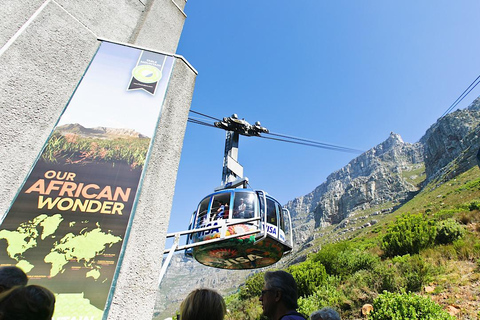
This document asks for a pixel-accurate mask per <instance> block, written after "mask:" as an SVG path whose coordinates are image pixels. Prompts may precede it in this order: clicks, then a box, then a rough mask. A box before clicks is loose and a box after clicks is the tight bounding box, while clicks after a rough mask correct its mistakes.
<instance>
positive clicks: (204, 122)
mask: <svg viewBox="0 0 480 320" xmlns="http://www.w3.org/2000/svg"><path fill="white" fill-rule="evenodd" d="M190 112H192V113H195V114H198V115H201V116H203V117H206V118H209V119H214V120H217V118H214V117H211V116H209V115H206V114H203V113H200V112H197V111H193V110H190ZM188 122H190V123H194V124H199V125H203V126H208V127H213V128H217V129H220V128H218V127H216V126H215V125H213V124H211V123H209V122H207V120H203V119H199V118H193V117H189V118H188ZM222 130H223V129H222ZM265 134H268V135H272V136H276V137H279V138H274V137H267V136H263V135H260V136H259V137H260V138H264V139H269V140H276V141H281V142H288V143H294V144H298V145H304V146H309V147H315V148H321V149H327V150H333V151H341V152H349V153H356V154H358V153H362V152H363V151H362V150H358V149H353V148H348V147H342V146H337V145H333V144H329V143H324V142H318V141H314V140H309V139H303V138H297V137H293V136H287V135H284V134H279V133H265Z"/></svg>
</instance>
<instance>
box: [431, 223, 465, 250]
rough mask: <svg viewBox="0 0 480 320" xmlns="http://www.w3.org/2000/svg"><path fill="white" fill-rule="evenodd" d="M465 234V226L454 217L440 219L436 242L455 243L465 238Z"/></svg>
mask: <svg viewBox="0 0 480 320" xmlns="http://www.w3.org/2000/svg"><path fill="white" fill-rule="evenodd" d="M464 235H465V228H464V227H463V226H461V225H460V224H459V223H458V222H457V221H455V220H454V219H447V220H444V221H439V222H438V223H437V236H436V237H435V243H437V244H448V243H453V242H454V241H455V240H458V239H461V238H463V236H464Z"/></svg>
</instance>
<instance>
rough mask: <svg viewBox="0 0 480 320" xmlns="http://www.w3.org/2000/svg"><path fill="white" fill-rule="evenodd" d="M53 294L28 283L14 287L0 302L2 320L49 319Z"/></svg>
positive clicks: (50, 317)
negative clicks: (27, 284)
mask: <svg viewBox="0 0 480 320" xmlns="http://www.w3.org/2000/svg"><path fill="white" fill-rule="evenodd" d="M54 308H55V296H54V295H53V293H52V292H51V291H50V290H48V289H47V288H44V287H41V286H36V285H30V286H26V287H20V288H17V289H14V290H13V291H12V292H11V293H10V294H9V295H8V296H7V297H6V298H5V299H4V300H3V301H2V302H1V303H0V319H2V320H50V319H52V315H53V310H54Z"/></svg>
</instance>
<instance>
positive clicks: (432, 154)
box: [420, 97, 480, 182]
mask: <svg viewBox="0 0 480 320" xmlns="http://www.w3.org/2000/svg"><path fill="white" fill-rule="evenodd" d="M479 124H480V97H479V98H477V99H476V100H475V101H473V103H472V104H471V105H470V106H469V107H468V108H467V109H464V110H457V111H455V112H452V113H450V114H448V115H446V116H445V117H443V118H441V119H439V120H438V121H437V122H436V123H435V124H433V125H432V126H431V127H430V128H429V129H428V130H427V132H426V133H425V135H424V136H423V137H422V138H421V139H420V143H421V144H423V145H424V146H425V148H424V149H425V154H424V158H425V172H426V174H427V179H426V182H430V181H432V180H439V181H440V182H441V181H444V180H445V179H450V178H452V177H454V176H456V175H458V174H460V173H462V172H465V171H466V170H468V169H470V168H471V167H472V166H474V165H476V163H477V160H476V154H477V152H478V149H479V146H480V141H479V133H480V127H479Z"/></svg>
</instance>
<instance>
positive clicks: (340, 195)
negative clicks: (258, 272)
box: [287, 133, 423, 240]
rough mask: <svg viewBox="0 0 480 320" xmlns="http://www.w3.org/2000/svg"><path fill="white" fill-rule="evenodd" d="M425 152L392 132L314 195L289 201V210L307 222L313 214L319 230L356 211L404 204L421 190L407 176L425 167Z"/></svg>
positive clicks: (323, 184) (322, 185)
mask: <svg viewBox="0 0 480 320" xmlns="http://www.w3.org/2000/svg"><path fill="white" fill-rule="evenodd" d="M422 153H423V147H422V145H421V144H419V143H416V144H410V143H405V142H403V140H402V138H401V137H400V136H399V135H398V134H395V133H391V134H390V136H389V137H388V139H387V140H385V141H384V142H383V143H381V144H379V145H377V146H376V147H374V148H373V149H370V150H368V151H367V152H365V153H363V154H362V155H360V156H359V157H357V158H355V159H354V160H352V161H351V162H350V163H349V164H348V165H346V166H345V167H343V168H342V169H340V170H338V171H336V172H334V173H332V174H331V175H329V176H328V177H327V181H326V182H324V183H322V184H321V185H320V186H318V187H317V188H316V189H315V190H314V191H313V192H311V193H309V194H308V195H306V196H304V197H300V198H297V199H294V200H292V201H290V202H288V204H287V208H288V209H289V210H290V212H292V215H293V216H295V218H297V217H306V218H307V219H306V221H307V222H309V221H310V220H311V218H312V213H313V220H314V222H315V224H314V226H315V228H318V227H322V226H327V225H330V224H337V223H339V222H340V221H342V220H343V219H345V218H346V217H348V214H349V213H350V212H353V211H355V210H364V209H368V208H371V207H373V206H376V205H379V204H382V203H387V202H401V201H402V200H405V199H408V198H410V197H411V196H412V194H414V193H415V192H417V191H418V186H416V185H414V184H413V183H412V182H410V180H411V179H409V174H408V173H409V172H412V171H413V170H415V169H418V168H419V167H421V166H422V165H423V156H422ZM307 213H310V215H309V214H307ZM297 238H298V237H297ZM298 239H299V238H298ZM299 240H300V239H299ZM302 240H304V239H302Z"/></svg>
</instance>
